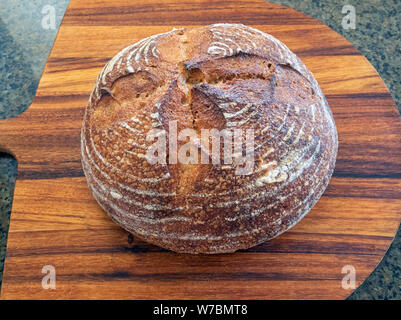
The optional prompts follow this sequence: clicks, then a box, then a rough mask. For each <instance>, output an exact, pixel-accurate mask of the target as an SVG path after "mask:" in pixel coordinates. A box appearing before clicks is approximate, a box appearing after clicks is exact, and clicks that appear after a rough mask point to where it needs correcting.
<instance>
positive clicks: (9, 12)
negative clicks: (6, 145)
mask: <svg viewBox="0 0 401 320" xmlns="http://www.w3.org/2000/svg"><path fill="white" fill-rule="evenodd" d="M68 2H69V1H68V0H58V1H56V0H35V1H2V2H1V3H0V35H1V37H0V119H2V118H10V117H13V116H16V115H18V114H19V113H21V112H23V111H24V110H26V109H27V107H28V106H29V105H30V103H31V101H32V99H33V96H34V94H35V90H36V88H37V85H38V82H39V79H40V76H41V73H42V70H43V67H44V64H45V62H46V59H47V57H48V54H49V52H50V49H51V47H52V45H53V41H54V38H55V36H56V34H57V29H58V26H59V24H60V21H61V19H62V16H63V14H64V12H65V9H66V7H67V5H68ZM271 2H274V3H278V4H282V5H286V6H289V7H291V8H294V9H296V10H298V11H302V12H304V13H306V14H308V15H310V16H312V17H314V18H316V19H318V20H320V21H322V22H323V23H325V24H326V25H328V26H329V27H331V28H332V29H334V30H335V31H337V32H338V33H340V34H341V35H343V36H344V37H345V38H346V39H348V40H349V41H350V42H351V43H352V44H353V45H354V46H355V47H356V48H358V49H359V50H360V51H361V53H362V54H363V55H365V56H366V57H367V58H368V60H369V61H370V63H371V64H372V65H373V66H374V67H375V68H376V70H377V71H378V72H379V74H380V76H381V77H382V78H383V80H384V81H385V83H386V85H387V87H388V88H389V89H390V91H391V94H392V96H393V98H394V101H395V102H396V104H397V107H398V109H399V110H401V104H400V102H401V100H400V99H401V82H400V81H399V75H400V71H401V55H400V53H401V40H400V39H401V32H400V28H399V24H398V23H399V20H400V17H401V1H399V0H364V1H363V0H342V1H338V0H334V1H333V0H325V1H323V0H319V1H318V0H303V1H298V0H272V1H271ZM347 4H349V5H352V6H354V7H355V11H356V28H355V29H344V28H343V27H342V24H341V22H342V19H343V17H344V15H345V14H343V13H342V12H341V10H342V8H343V6H344V5H347ZM49 6H50V7H49ZM52 8H54V10H55V14H56V19H55V24H54V26H52V25H51V24H50V25H49V23H48V22H49V21H43V18H44V16H45V15H46V14H47V13H48V12H49V11H47V10H53V9H52ZM43 25H45V26H48V27H49V26H50V28H44V27H43ZM53 27H54V28H53ZM16 176H17V163H16V161H15V159H14V158H12V157H11V156H10V155H7V154H2V153H0V279H1V275H2V270H3V263H4V257H5V250H6V241H7V232H8V225H9V217H10V211H11V199H12V191H13V189H14V185H15V179H16ZM400 266H401V232H400V230H399V231H398V233H397V235H396V237H395V240H394V241H393V243H392V245H391V247H390V249H389V251H388V252H387V254H386V255H385V257H384V258H383V260H382V262H381V263H380V264H379V266H378V267H377V268H376V269H375V271H374V272H373V273H372V274H371V275H370V276H369V277H368V278H367V279H366V281H365V282H364V283H363V284H362V285H361V286H360V287H359V288H357V290H355V292H354V293H353V294H352V295H351V296H350V297H349V299H401V274H400V273H401V267H400ZM0 284H1V280H0Z"/></svg>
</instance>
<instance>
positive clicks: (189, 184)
mask: <svg viewBox="0 0 401 320" xmlns="http://www.w3.org/2000/svg"><path fill="white" fill-rule="evenodd" d="M172 124H173V125H175V128H176V130H177V132H183V131H185V129H192V131H191V132H193V131H195V132H196V133H199V135H200V136H201V134H200V132H201V130H203V129H210V130H214V129H216V130H217V132H218V133H222V132H224V134H222V135H221V136H219V139H220V138H221V139H220V140H219V139H218V144H217V145H218V146H221V145H223V142H224V141H223V140H224V138H225V137H231V138H232V137H235V130H238V131H239V130H242V131H239V132H241V133H240V136H241V137H242V138H243V140H240V143H239V145H240V146H241V147H243V145H244V143H245V140H246V137H245V136H242V134H243V133H244V132H251V133H253V136H252V139H251V138H249V141H251V142H252V145H251V144H249V145H248V144H247V145H246V147H245V148H246V149H245V150H244V149H241V150H242V151H241V153H242V155H244V154H246V152H248V151H249V153H250V154H252V157H249V158H246V159H252V161H253V162H252V167H251V170H246V172H245V173H243V172H242V173H238V170H237V169H238V168H240V167H241V166H242V165H244V162H242V163H241V162H240V161H239V160H238V159H239V158H235V157H236V156H238V154H237V155H235V150H237V149H234V151H233V149H232V148H231V149H230V150H231V152H233V154H232V156H233V159H234V160H233V161H232V162H231V163H230V161H229V160H227V161H220V160H226V158H224V157H223V155H222V154H223V152H221V153H220V155H218V156H216V157H215V158H212V153H209V154H208V153H207V152H208V151H207V149H208V148H209V147H210V143H211V142H210V141H211V140H210V139H208V140H202V139H191V138H188V139H189V140H185V139H181V140H180V139H178V142H177V145H176V149H174V148H170V140H171V142H174V141H173V140H174V139H173V138H172V137H171V135H172V130H173V129H172V128H174V126H172ZM152 130H153V131H152ZM156 130H159V131H156ZM149 132H153V133H154V132H157V133H158V132H165V133H166V135H165V137H167V140H166V141H165V142H166V143H167V142H168V147H167V148H166V151H165V152H164V151H163V152H162V153H161V154H159V153H158V152H155V153H154V155H155V156H158V157H160V158H158V159H163V157H164V156H165V161H158V162H156V163H154V162H152V161H149V160H150V159H149V158H150V157H149V150H150V149H151V148H150V147H151V146H154V143H155V141H157V139H156V136H157V134H155V135H153V136H151V138H149ZM230 134H232V135H231V136H230ZM160 136H161V135H160ZM188 137H189V136H188ZM249 137H250V136H249ZM237 138H238V136H237ZM188 141H189V142H188ZM227 141H228V140H227ZM230 141H235V139H234V140H230ZM241 141H242V142H241ZM212 142H213V141H212ZM162 143H163V140H162ZM337 145H338V142H337V131H336V126H335V123H334V120H333V116H332V114H331V111H330V108H329V106H328V104H327V101H326V99H325V97H324V95H323V93H322V91H321V89H320V87H319V85H318V83H317V82H316V80H315V79H314V77H313V75H312V74H311V72H310V71H309V70H308V69H307V68H306V67H305V65H304V64H303V63H302V62H301V60H300V59H299V58H298V57H297V56H295V54H293V53H292V52H291V51H290V50H289V49H288V48H287V47H286V46H285V45H284V44H283V43H281V42H280V41H279V40H277V39H276V38H274V37H273V36H271V35H269V34H266V33H263V32H261V31H259V30H256V29H253V28H250V27H247V26H244V25H241V24H214V25H210V26H205V27H201V28H197V29H191V30H188V29H174V30H172V31H170V32H167V33H162V34H157V35H154V36H151V37H149V38H146V39H143V40H141V41H139V42H137V43H135V44H133V45H131V46H129V47H127V48H125V49H123V50H122V51H121V52H119V53H118V54H117V55H116V56H115V57H114V58H113V59H111V60H110V61H109V62H108V64H107V65H106V66H105V67H104V69H103V71H102V72H101V73H100V75H99V77H98V79H97V83H96V85H95V88H94V90H93V92H92V94H91V97H90V101H89V104H88V105H87V107H86V110H85V116H84V120H83V126H82V132H81V146H82V148H81V152H82V164H83V169H84V173H85V175H86V178H87V181H88V184H89V187H90V189H91V191H92V193H93V195H94V197H95V198H96V200H97V201H98V203H99V204H100V205H101V207H102V208H103V209H104V210H105V211H106V212H107V214H108V215H109V216H110V217H111V219H112V220H114V221H115V222H116V223H117V224H119V225H120V226H121V227H123V228H124V229H126V230H127V231H129V232H130V233H132V234H134V235H135V236H139V237H140V238H142V239H144V240H146V241H148V242H150V243H153V244H156V245H158V246H161V247H163V248H167V249H171V250H174V251H176V252H186V253H223V252H233V251H236V250H238V249H246V248H249V247H251V246H254V245H257V244H260V243H262V242H264V241H266V240H268V239H271V238H273V237H276V236H277V235H279V234H281V233H283V232H284V231H286V230H288V229H289V228H290V227H292V226H294V225H295V224H296V223H297V222H298V221H300V220H301V218H302V217H303V216H304V215H305V214H306V213H308V211H309V210H310V209H311V208H312V207H313V206H314V204H315V203H316V202H317V201H318V199H319V198H320V196H321V195H322V193H323V192H324V190H325V188H326V186H327V184H328V182H329V180H330V177H331V175H332V172H333V170H334V166H335V160H336V155H337ZM159 146H160V145H159ZM249 146H251V148H252V150H250V147H249ZM181 147H185V148H186V149H185V148H184V149H183V150H184V151H178V153H180V152H181V154H179V156H178V158H180V155H181V158H183V155H184V156H185V157H188V154H189V155H191V152H194V151H198V150H199V153H198V154H197V155H196V156H194V157H192V158H190V160H189V161H184V160H182V159H181V161H179V160H180V159H178V160H177V153H176V151H177V150H181V149H180V148H181ZM234 148H235V145H234ZM248 149H249V150H248ZM227 150H228V149H227ZM227 152H228V154H229V151H227ZM204 154H206V155H207V156H205V158H204V159H207V160H209V159H212V160H210V162H209V163H207V162H205V161H197V160H199V159H200V158H201V157H202V155H204ZM186 159H187V160H188V158H186ZM191 159H192V160H191ZM202 159H203V158H202ZM204 159H203V160H204ZM213 159H214V160H213ZM236 159H237V160H238V161H236ZM172 160H175V162H174V161H172Z"/></svg>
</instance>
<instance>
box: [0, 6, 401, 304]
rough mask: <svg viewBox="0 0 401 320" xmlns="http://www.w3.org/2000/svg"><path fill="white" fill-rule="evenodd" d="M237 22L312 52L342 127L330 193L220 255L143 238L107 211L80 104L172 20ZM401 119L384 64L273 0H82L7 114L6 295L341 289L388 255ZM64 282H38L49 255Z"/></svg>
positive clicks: (399, 200) (268, 294) (250, 295)
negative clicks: (85, 156)
mask: <svg viewBox="0 0 401 320" xmlns="http://www.w3.org/2000/svg"><path fill="white" fill-rule="evenodd" d="M215 22H240V23H244V24H247V25H250V26H253V27H256V28H258V29H261V30H262V31H265V32H267V33H270V34H272V35H273V36H275V37H277V38H278V39H279V40H281V41H283V42H284V43H286V44H287V46H288V47H289V48H290V49H291V50H292V51H294V52H295V53H296V54H298V55H299V57H300V58H301V59H302V60H303V61H304V62H305V64H306V65H307V67H308V68H309V69H310V70H311V71H312V73H313V74H314V75H315V77H316V79H317V80H318V82H319V84H320V86H321V88H322V90H323V92H324V94H325V95H326V98H327V100H328V102H329V104H330V106H331V109H332V111H333V114H334V118H335V121H336V124H337V129H338V133H339V152H338V159H337V165H336V170H335V172H334V176H333V179H332V181H331V182H330V184H329V186H328V188H327V190H326V192H325V194H324V196H323V197H322V198H321V200H320V201H319V202H318V203H317V205H316V206H315V207H314V208H313V209H312V211H311V212H310V213H309V214H308V215H307V216H306V217H305V218H304V219H303V220H302V221H301V222H300V223H299V224H298V225H297V226H295V227H294V228H293V229H291V230H290V231H288V232H286V233H284V234H283V235H281V236H279V237H278V238H276V239H274V240H272V241H269V242H266V243H264V244H262V245H259V246H257V247H254V248H252V249H249V250H246V251H241V252H237V253H234V254H227V255H217V256H202V255H201V256H190V255H179V254H175V253H172V252H168V251H166V250H163V249H161V248H158V247H155V246H152V245H149V244H147V243H145V242H143V241H141V240H139V239H133V238H132V236H130V235H128V234H127V233H126V232H125V231H123V230H122V229H120V228H119V227H118V226H116V225H115V224H114V223H113V222H112V221H111V220H110V219H109V218H108V217H107V216H106V214H105V213H104V212H103V211H102V210H101V209H100V207H99V206H98V205H97V203H96V201H95V200H94V199H93V197H92V195H91V194H90V191H89V189H88V187H87V184H86V180H85V178H84V177H83V172H82V168H81V163H80V152H79V142H80V139H79V134H80V133H79V131H80V127H81V119H82V116H83V109H84V106H85V105H86V103H87V101H88V97H89V93H90V91H91V90H92V88H93V85H94V83H95V79H96V77H97V75H98V73H99V72H100V70H101V68H102V67H103V65H104V64H105V63H106V62H107V61H108V59H110V58H111V57H112V56H113V55H114V54H115V53H117V52H118V51H119V50H120V49H122V48H123V47H125V46H127V45H129V44H131V43H134V42H136V41H137V40H139V39H141V38H144V37H146V36H149V35H152V34H155V33H159V32H165V31H169V30H171V28H172V27H178V26H180V27H181V26H188V27H195V26H198V25H202V24H211V23H215ZM400 142H401V124H400V118H399V114H398V111H397V110H396V108H395V105H394V103H393V101H392V99H391V96H390V94H389V92H388V90H387V88H386V87H385V85H384V83H383V81H382V80H381V79H380V77H379V75H378V74H377V72H376V71H375V70H374V68H373V67H372V66H371V65H370V64H369V62H368V61H367V60H366V59H365V58H364V57H363V56H361V55H360V53H359V52H358V51H357V50H356V49H355V48H353V47H352V46H351V45H350V44H349V43H348V42H347V41H346V40H345V39H344V38H342V37H341V36H340V35H338V34H337V33H335V32H334V31H332V30H331V29H329V28H328V27H326V26H324V25H322V24H320V23H319V22H318V21H316V20H313V19H311V18H310V17H307V16H305V15H304V14H302V13H299V12H296V11H294V10H292V9H288V8H285V7H281V6H278V5H275V4H271V3H268V2H263V1H258V0H253V1H251V0H249V1H239V0H232V1H206V0H197V1H186V0H185V1H174V0H162V1H155V0H140V1H135V4H134V3H133V2H132V1H127V0H117V1H106V0H91V1H77V0H72V1H71V2H70V5H69V8H68V9H67V12H66V15H65V17H64V20H63V23H62V25H61V28H60V31H59V33H58V36H57V39H56V42H55V45H54V47H53V49H52V52H51V54H50V57H49V59H48V62H47V64H46V67H45V70H44V73H43V76H42V79H41V81H40V84H39V88H38V91H37V93H36V96H35V99H34V101H33V104H32V105H31V106H30V108H29V109H28V110H27V111H26V112H25V113H23V114H22V115H20V116H18V117H16V118H13V119H8V120H2V121H0V145H1V147H0V148H1V149H3V150H7V151H9V152H11V153H12V154H14V155H15V156H16V157H17V160H18V179H17V183H16V189H15V193H14V201H13V207H12V216H11V226H10V232H9V238H8V246H7V258H6V263H5V271H4V279H3V288H2V293H1V298H2V299H22V298H34V299H78V298H84V299H86V298H92V299H95V298H110V299H119V298H120V299H151V298H153V299H163V298H164V299H171V298H181V299H185V298H196V299H204V298H221V299H286V298H289V299H308V298H310V299H319V298H320V299H322V298H323V299H343V298H345V297H346V296H348V295H349V294H350V293H351V291H350V290H344V289H343V288H342V287H341V280H342V278H343V276H344V275H343V274H342V273H341V270H342V267H343V266H345V265H353V266H354V267H355V269H356V272H357V274H356V280H357V285H359V284H360V283H362V281H363V280H364V279H365V278H366V277H367V276H368V275H369V274H370V272H371V271H372V270H373V269H374V267H375V266H376V265H377V263H378V262H379V261H380V259H381V258H382V257H383V255H384V253H385V252H386V250H387V248H388V246H389V245H390V243H391V241H392V239H393V237H394V234H395V233H396V231H397V227H398V223H399V220H400V216H401V174H400V172H401V171H400V167H401V148H400ZM48 264H50V265H53V266H55V268H56V272H57V289H56V290H44V289H43V288H42V286H41V280H42V276H43V274H42V273H41V270H42V267H43V266H44V265H48Z"/></svg>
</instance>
